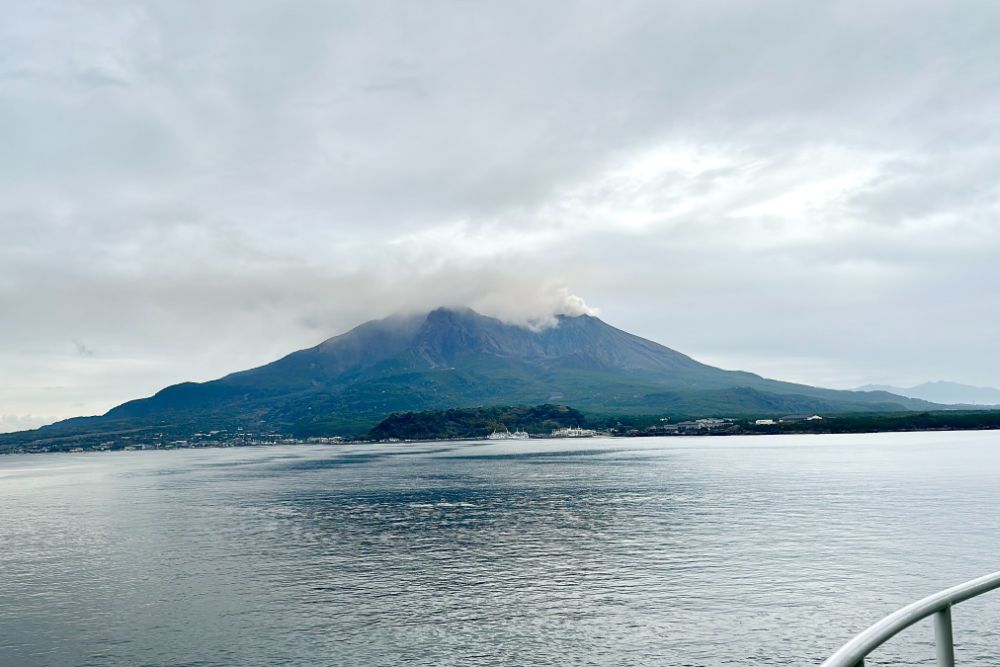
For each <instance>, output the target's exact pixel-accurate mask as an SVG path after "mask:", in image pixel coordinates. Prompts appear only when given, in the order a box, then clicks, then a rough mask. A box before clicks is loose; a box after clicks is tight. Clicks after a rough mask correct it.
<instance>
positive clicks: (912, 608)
mask: <svg viewBox="0 0 1000 667" xmlns="http://www.w3.org/2000/svg"><path fill="white" fill-rule="evenodd" d="M995 588H1000V572H994V573H993V574H987V575H986V576H985V577H979V578H978V579H973V580H972V581H967V582H965V583H964V584H959V585H958V586H954V587H952V588H949V589H947V590H943V591H941V592H940V593H935V594H934V595H930V596H928V597H925V598H924V599H923V600H919V601H917V602H914V603H913V604H911V605H907V606H905V607H903V608H902V609H900V610H899V611H897V612H896V613H894V614H889V615H888V616H886V617H885V618H883V619H882V620H881V621H879V622H878V623H876V624H875V625H873V626H871V627H870V628H868V629H867V630H865V631H864V632H862V633H861V634H859V635H857V636H856V637H855V638H854V639H852V640H851V641H849V642H847V643H846V644H844V645H843V646H842V647H841V648H840V650H839V651H837V652H836V653H834V654H833V655H831V656H830V657H829V658H827V660H826V662H824V663H823V664H822V666H821V667H864V664H865V657H867V656H868V654H869V653H871V652H872V651H874V650H875V649H877V648H878V647H879V646H881V645H882V644H884V643H885V642H887V641H889V639H891V638H892V637H894V636H895V635H896V634H898V633H899V632H900V631H901V630H905V629H906V628H908V627H910V626H911V625H913V624H914V623H916V622H917V621H922V620H923V619H925V618H927V617H928V616H933V617H934V643H935V650H936V653H937V665H938V667H955V645H954V642H953V641H952V635H951V607H952V605H956V604H958V603H959V602H964V601H965V600H968V599H969V598H974V597H976V596H977V595H982V594H983V593H987V592H989V591H992V590H993V589H995Z"/></svg>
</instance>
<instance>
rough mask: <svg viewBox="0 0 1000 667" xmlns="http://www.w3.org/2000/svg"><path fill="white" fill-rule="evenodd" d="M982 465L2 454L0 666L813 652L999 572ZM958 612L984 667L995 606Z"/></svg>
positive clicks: (470, 454) (632, 457)
mask: <svg viewBox="0 0 1000 667" xmlns="http://www.w3.org/2000/svg"><path fill="white" fill-rule="evenodd" d="M998 474H1000V434H994V433H936V434H884V435H869V436H825V437H816V436H813V437H792V436H786V437H777V438H766V437H758V438H720V439H710V438H698V439H642V440H600V439H594V440H588V441H581V442H566V441H530V442H516V441H514V442H500V443H491V444H482V443H449V444H445V445H442V444H441V443H436V444H426V445H365V446H342V447H305V446H303V447H286V448H280V449H275V448H271V449H238V450H232V449H229V450H225V449H219V450H203V451H169V452H122V453H110V454H76V455H48V456H19V457H3V458H0V502H2V503H3V507H4V510H3V517H4V518H3V521H2V522H0V545H2V546H3V548H2V550H0V572H2V573H3V574H2V577H0V664H2V665H29V666H30V665H140V664H141V665H206V666H207V665H281V664H285V665H343V664H355V665H397V664H407V663H409V664H454V665H467V664H496V665H511V664H535V665H543V664H545V665H547V664H577V665H626V664H627V665H712V666H716V665H718V666H722V665H763V664H767V665H808V664H818V663H819V662H820V661H821V660H822V659H823V658H824V657H825V656H826V655H827V654H828V653H830V652H831V651H832V650H834V649H835V648H836V647H837V646H838V645H839V644H840V643H842V642H843V641H846V640H847V639H848V638H850V636H851V635H852V634H853V633H854V632H856V631H857V630H860V629H861V628H863V627H864V626H865V625H867V624H868V623H870V622H872V621H874V620H877V619H878V618H879V617H880V616H882V615H884V614H885V613H887V612H889V611H892V610H893V609H895V608H896V607H898V606H901V605H902V604H905V603H907V602H910V601H911V600H913V599H916V598H917V597H920V596H922V595H924V594H927V593H931V592H934V591H935V590H937V589H940V588H944V587H946V586H949V585H952V584H954V583H958V582H961V581H964V580H966V579H970V578H972V577H975V576H978V575H980V574H983V573H986V572H990V571H994V570H997V569H1000V538H998V528H1000V512H998V509H1000V485H998V484H997V481H998ZM954 618H955V624H956V640H957V642H958V649H957V652H958V657H959V660H960V661H961V663H962V664H964V665H995V664H997V663H998V660H1000V636H998V634H997V631H996V629H995V628H997V627H1000V597H998V596H994V597H992V598H982V599H978V600H974V601H970V602H967V603H964V604H963V605H961V606H960V607H957V608H956V610H955V612H954ZM931 637H932V633H931V631H930V628H929V626H924V625H921V626H918V627H916V628H913V629H911V630H908V631H907V632H906V633H904V634H903V635H901V636H900V637H899V638H898V639H897V640H894V641H893V642H892V643H891V644H889V645H887V646H886V647H884V648H883V649H882V650H881V651H880V652H879V653H878V654H877V655H876V656H875V657H874V658H873V659H872V660H870V661H869V664H874V665H878V664H896V663H899V664H908V665H913V664H933V648H932V645H931Z"/></svg>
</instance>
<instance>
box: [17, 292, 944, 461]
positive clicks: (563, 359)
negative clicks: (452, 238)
mask: <svg viewBox="0 0 1000 667" xmlns="http://www.w3.org/2000/svg"><path fill="white" fill-rule="evenodd" d="M543 403H560V404H566V405H572V406H574V407H575V408H577V409H580V410H584V411H595V412H601V413H604V414H614V413H627V414H644V413H645V414H650V413H657V414H667V415H670V414H677V415H697V414H703V415H710V414H726V415H735V414H747V415H749V414H756V413H766V414H774V413H790V412H821V413H822V412H826V413H830V412H865V411H880V412H892V411H900V410H911V409H931V408H934V407H936V406H934V405H932V404H930V403H927V402H924V401H920V400H915V399H912V398H904V397H901V396H896V395H893V394H890V393H886V392H884V391H865V392H851V391H837V390H832V389H822V388H819V387H811V386H807V385H801V384H792V383H788V382H780V381H777V380H769V379H766V378H762V377H760V376H759V375H755V374H753V373H747V372H743V371H727V370H722V369H719V368H715V367H712V366H708V365H706V364H702V363H700V362H698V361H695V360H694V359H692V358H691V357H688V356H686V355H684V354H681V353H680V352H677V351H675V350H672V349H670V348H667V347H664V346H663V345H660V344H658V343H654V342H652V341H649V340H646V339H643V338H640V337H638V336H634V335H632V334H629V333H626V332H625V331H622V330H620V329H616V328H615V327H612V326H610V325H608V324H606V323H605V322H603V321H601V320H600V319H598V318H596V317H591V316H588V315H581V316H577V317H569V316H560V317H558V318H557V321H556V325H555V326H552V327H549V328H545V329H542V330H540V331H534V330H531V329H528V328H525V327H521V326H515V325H512V324H506V323H504V322H501V321H500V320H498V319H495V318H492V317H486V316H483V315H480V314H479V313H476V312H474V311H472V310H469V309H450V308H439V309H437V310H434V311H431V312H429V313H423V314H419V315H394V316H391V317H387V318H385V319H382V320H376V321H372V322H367V323H365V324H362V325H360V326H358V327H356V328H355V329H352V330H351V331H348V332H347V333H345V334H342V335H340V336H336V337H334V338H330V339H329V340H326V341H324V342H322V343H320V344H319V345H317V346H315V347H312V348H309V349H305V350H300V351H298V352H293V353H292V354H289V355H288V356H286V357H283V358H282V359H279V360H277V361H275V362H273V363H270V364H267V365H265V366H261V367H259V368H254V369H251V370H246V371H241V372H238V373H233V374H231V375H227V376H225V377H223V378H220V379H218V380H213V381H210V382H202V383H194V382H185V383H182V384H177V385H173V386H170V387H167V388H165V389H163V390H161V391H159V392H157V393H156V394H155V395H153V396H151V397H149V398H142V399H138V400H134V401H129V402H127V403H124V404H122V405H119V406H118V407H116V408H113V409H112V410H110V411H108V412H107V413H106V414H105V415H103V416H100V417H85V418H76V419H71V420H67V421H64V422H59V423H57V424H53V425H51V426H46V427H43V428H41V429H37V430H35V431H30V432H21V433H16V434H8V435H7V436H0V445H2V444H3V443H5V442H6V443H9V442H27V441H31V440H40V439H54V438H55V439H58V438H64V437H73V436H75V435H79V434H84V433H85V434H91V435H96V434H101V433H107V434H109V435H113V434H122V433H133V432H144V431H148V430H151V429H160V430H164V429H165V430H169V431H170V432H171V433H175V434H176V433H184V432H185V431H192V430H204V429H208V428H226V429H245V430H246V431H257V432H260V431H271V432H282V433H290V434H293V435H300V436H302V435H322V434H346V435H351V434H360V433H364V432H366V431H368V430H369V429H370V428H372V427H374V426H375V425H376V424H378V423H379V422H380V421H381V420H382V419H383V418H385V417H386V416H387V415H389V414H390V413H393V412H397V413H398V412H412V411H424V410H442V409H449V408H468V407H475V406H491V405H539V404H543Z"/></svg>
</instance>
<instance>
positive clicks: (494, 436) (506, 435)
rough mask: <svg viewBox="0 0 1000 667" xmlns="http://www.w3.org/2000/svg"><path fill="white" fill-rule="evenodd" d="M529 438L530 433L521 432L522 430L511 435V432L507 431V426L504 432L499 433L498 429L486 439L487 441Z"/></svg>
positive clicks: (504, 427)
mask: <svg viewBox="0 0 1000 667" xmlns="http://www.w3.org/2000/svg"><path fill="white" fill-rule="evenodd" d="M501 426H503V424H501ZM528 437H529V436H528V432H527V431H520V430H518V431H514V432H513V433H511V432H510V431H508V430H507V427H506V426H503V430H502V431H498V430H496V429H493V432H492V433H490V434H489V435H488V436H486V439H487V440H527V439H528Z"/></svg>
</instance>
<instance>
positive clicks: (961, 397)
mask: <svg viewBox="0 0 1000 667" xmlns="http://www.w3.org/2000/svg"><path fill="white" fill-rule="evenodd" d="M856 391H887V392H889V393H890V394H897V395H899V396H907V397H909V398H917V399H921V400H924V401H931V402H932V403H943V404H945V405H1000V389H994V388H993V387H973V386H970V385H967V384H959V383H957V382H942V381H938V382H925V383H923V384H918V385H916V386H914V387H892V386H889V385H875V384H870V385H866V386H864V387H858V388H857V389H856Z"/></svg>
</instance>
